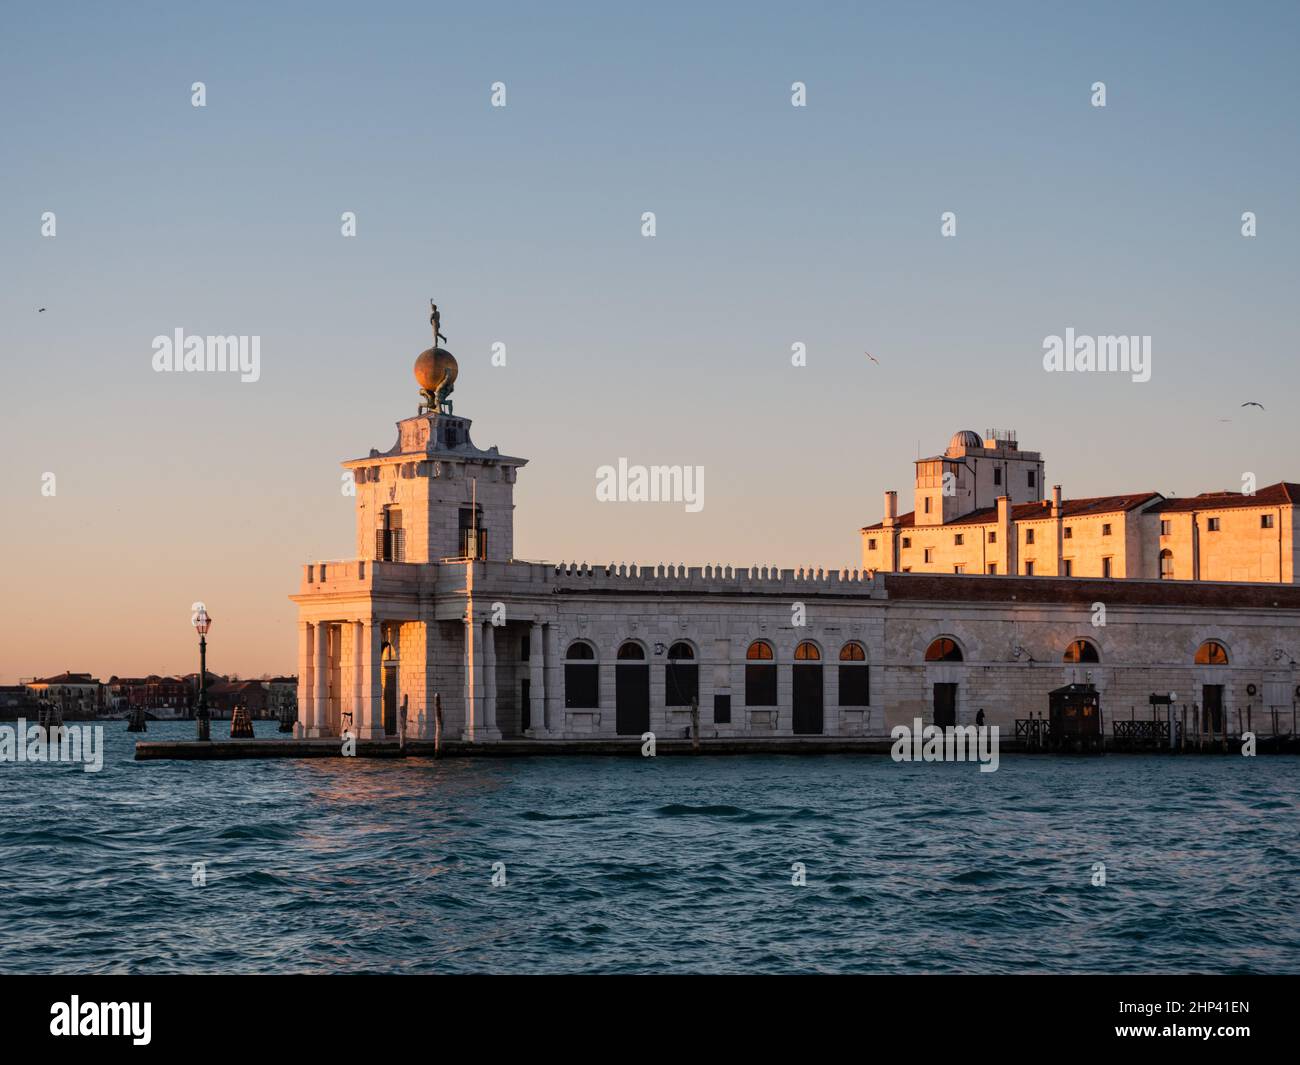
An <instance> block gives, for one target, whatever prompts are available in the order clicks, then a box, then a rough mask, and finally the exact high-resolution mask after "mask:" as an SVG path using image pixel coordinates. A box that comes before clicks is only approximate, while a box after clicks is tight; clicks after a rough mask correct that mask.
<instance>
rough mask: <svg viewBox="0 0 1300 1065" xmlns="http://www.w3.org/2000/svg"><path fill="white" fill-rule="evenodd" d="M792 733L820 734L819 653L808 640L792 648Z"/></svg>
mask: <svg viewBox="0 0 1300 1065" xmlns="http://www.w3.org/2000/svg"><path fill="white" fill-rule="evenodd" d="M793 688H794V691H793V697H794V722H793V724H794V733H795V735H796V736H820V735H821V732H822V690H823V689H822V653H821V649H820V648H818V646H817V645H816V644H815V643H813V642H812V641H811V640H804V641H803V643H801V644H799V646H798V647H796V648H795V649H794V677H793Z"/></svg>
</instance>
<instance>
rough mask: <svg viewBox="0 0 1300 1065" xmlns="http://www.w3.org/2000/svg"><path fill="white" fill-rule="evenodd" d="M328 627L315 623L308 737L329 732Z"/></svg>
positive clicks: (321, 622)
mask: <svg viewBox="0 0 1300 1065" xmlns="http://www.w3.org/2000/svg"><path fill="white" fill-rule="evenodd" d="M329 634H330V630H329V626H328V624H326V623H325V622H323V621H318V622H316V633H315V637H316V639H315V641H314V642H315V648H314V654H313V655H312V699H311V702H312V723H311V728H310V729H309V730H308V735H309V736H325V735H327V734H328V730H329V718H328V712H329Z"/></svg>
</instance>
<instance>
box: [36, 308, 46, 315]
mask: <svg viewBox="0 0 1300 1065" xmlns="http://www.w3.org/2000/svg"><path fill="white" fill-rule="evenodd" d="M36 313H37V314H44V313H45V308H44V307H41V308H40V309H39V310H37V312H36Z"/></svg>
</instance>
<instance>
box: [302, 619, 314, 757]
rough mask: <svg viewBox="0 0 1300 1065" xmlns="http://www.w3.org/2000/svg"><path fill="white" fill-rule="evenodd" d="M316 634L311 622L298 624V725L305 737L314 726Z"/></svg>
mask: <svg viewBox="0 0 1300 1065" xmlns="http://www.w3.org/2000/svg"><path fill="white" fill-rule="evenodd" d="M315 637H316V633H315V631H314V627H313V626H312V625H311V623H310V622H306V621H300V622H299V623H298V724H300V725H301V726H302V729H303V735H304V736H305V735H306V734H307V730H308V729H309V728H310V727H311V726H312V724H313V714H314V709H315V704H314V703H313V702H312V700H313V697H314V695H315V693H314V692H313V690H312V666H313V664H314V655H313V652H314V650H315V643H314V640H315Z"/></svg>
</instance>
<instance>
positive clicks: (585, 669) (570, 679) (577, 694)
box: [564, 662, 600, 710]
mask: <svg viewBox="0 0 1300 1065" xmlns="http://www.w3.org/2000/svg"><path fill="white" fill-rule="evenodd" d="M564 705H565V707H566V708H567V709H571V710H572V709H578V710H588V709H595V708H598V707H599V706H600V678H599V670H598V668H597V666H596V664H595V663H594V662H584V663H582V664H581V665H566V666H565V667H564Z"/></svg>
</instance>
